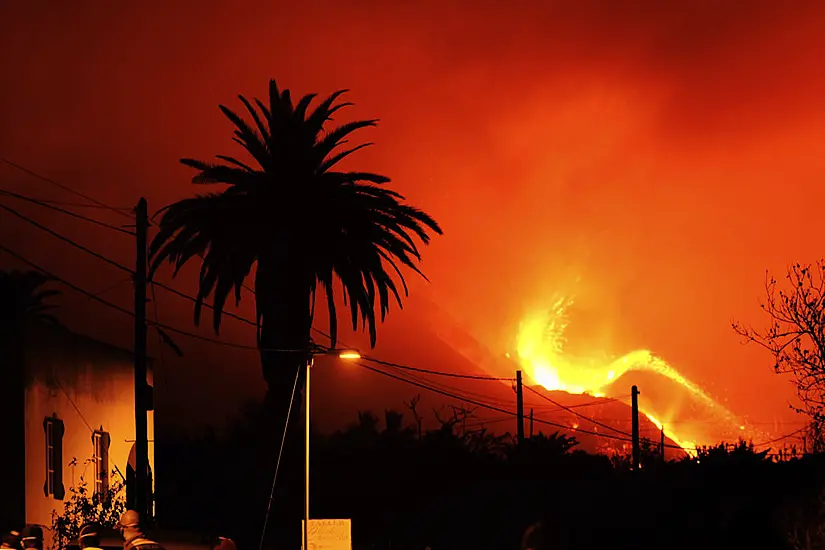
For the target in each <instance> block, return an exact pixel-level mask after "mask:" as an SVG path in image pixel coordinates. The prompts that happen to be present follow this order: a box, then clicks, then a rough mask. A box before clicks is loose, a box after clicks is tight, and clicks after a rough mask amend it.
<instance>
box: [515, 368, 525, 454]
mask: <svg viewBox="0 0 825 550" xmlns="http://www.w3.org/2000/svg"><path fill="white" fill-rule="evenodd" d="M516 417H517V418H516V421H517V422H518V424H517V426H516V433H517V434H518V443H519V445H521V444H522V443H523V442H524V390H523V388H522V386H521V371H520V370H517V371H516Z"/></svg>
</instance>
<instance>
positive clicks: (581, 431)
mask: <svg viewBox="0 0 825 550" xmlns="http://www.w3.org/2000/svg"><path fill="white" fill-rule="evenodd" d="M358 365H360V366H361V367H363V368H365V369H368V370H371V371H373V372H375V373H378V374H382V375H384V376H388V377H390V378H394V379H396V380H400V381H402V382H406V383H407V384H412V385H414V386H417V387H419V388H422V389H425V390H429V391H432V392H435V393H439V394H441V395H444V396H446V397H450V398H452V399H456V400H458V401H463V402H465V403H469V404H470V405H476V406H477V407H482V408H485V409H489V410H491V411H495V412H499V413H503V414H507V415H510V416H514V417H518V415H517V413H514V412H512V411H508V410H505V409H501V408H498V407H495V406H493V405H489V404H487V403H482V402H479V401H475V400H471V399H467V398H463V397H460V396H457V395H454V394H451V393H449V392H445V391H443V390H439V389H437V388H433V387H430V386H427V385H425V384H420V383H418V382H414V381H412V380H407V379H405V378H403V377H401V376H396V375H394V374H392V373H389V372H386V371H382V370H380V369H377V368H375V367H371V366H370V365H367V364H365V363H358ZM533 421H534V422H538V423H540V424H546V425H548V426H554V427H556V428H561V429H564V430H568V431H574V432H580V433H584V434H588V435H594V436H596V437H604V438H607V439H615V440H618V441H625V442H630V441H631V440H630V439H627V438H624V437H619V436H616V435H613V434H604V433H599V432H591V431H589V430H582V429H580V428H571V427H570V426H565V425H564V424H558V423H556V422H551V421H549V420H542V419H540V418H534V419H533ZM679 449H681V447H679Z"/></svg>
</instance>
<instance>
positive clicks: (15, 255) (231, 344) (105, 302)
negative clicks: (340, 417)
mask: <svg viewBox="0 0 825 550" xmlns="http://www.w3.org/2000/svg"><path fill="white" fill-rule="evenodd" d="M0 250H2V251H4V252H6V253H7V254H8V255H10V256H12V257H13V258H15V259H17V260H19V261H21V262H23V263H25V264H27V265H28V266H30V267H31V268H33V269H35V270H37V271H40V272H41V273H43V274H44V275H46V276H48V277H50V278H52V279H54V280H56V281H58V282H60V283H62V284H64V285H66V286H67V287H69V288H71V289H73V290H75V291H76V292H79V293H80V294H83V295H85V296H87V297H89V298H90V299H92V300H95V301H97V302H100V303H101V304H103V305H106V306H108V307H110V308H112V309H115V310H117V311H120V312H121V313H124V314H126V315H129V316H132V317H133V316H134V312H132V311H129V310H128V309H126V308H123V307H121V306H118V305H117V304H114V303H112V302H110V301H108V300H106V299H105V298H102V297H100V296H98V295H96V294H94V293H92V292H89V291H87V290H85V289H83V288H81V287H79V286H77V285H75V284H73V283H70V282H69V281H67V280H65V279H63V278H62V277H59V276H57V275H55V274H54V273H52V272H50V271H48V270H46V269H45V268H43V267H41V266H39V265H37V264H36V263H34V262H32V261H31V260H28V259H27V258H25V257H23V256H21V255H20V254H18V253H17V252H14V251H13V250H11V249H10V248H8V247H6V246H4V245H2V244H0ZM148 324H151V325H153V326H155V327H158V328H162V329H165V330H168V331H170V332H175V333H177V334H181V335H184V336H189V337H191V338H195V339H199V340H203V341H206V342H211V343H215V344H218V345H224V346H228V347H234V348H239V349H251V350H255V351H259V349H258V348H257V347H254V346H248V345H243V344H236V343H234V342H226V341H222V340H215V339H213V338H208V337H206V336H201V335H199V334H195V333H192V332H188V331H185V330H181V329H178V328H175V327H172V326H169V325H165V324H163V323H160V322H157V321H155V322H150V323H148ZM260 351H290V352H293V351H300V350H267V349H263V350H260ZM373 362H377V361H375V360H373ZM358 364H359V365H360V366H362V367H364V368H366V369H368V370H371V371H373V372H376V373H379V374H383V375H384V376H388V377H390V378H394V379H396V380H400V381H402V382H406V383H408V384H412V385H414V386H417V387H420V388H423V389H426V390H429V391H432V392H435V393H439V394H441V395H444V396H447V397H450V398H453V399H457V400H459V401H464V402H465V403H469V404H473V405H476V406H480V407H483V408H486V409H489V410H492V411H496V412H500V413H504V414H508V415H510V416H517V414H516V413H514V412H511V411H507V410H505V409H501V408H499V407H496V406H493V405H489V404H487V403H483V402H480V401H476V400H473V399H468V398H466V397H462V396H458V395H455V394H452V393H450V392H447V391H444V390H441V389H438V388H434V387H432V386H429V385H427V384H423V383H420V382H415V381H413V380H409V379H405V378H403V377H401V376H396V375H394V374H392V373H388V372H386V371H382V370H380V369H376V368H374V367H371V366H369V365H366V364H364V363H358ZM388 366H391V367H395V368H398V366H396V365H394V364H389V365H388ZM416 370H418V369H416ZM433 372H437V371H433ZM528 389H532V388H530V387H529V386H528ZM539 395H541V394H539ZM584 418H585V419H586V420H588V421H590V422H593V423H594V424H598V422H594V421H593V420H592V419H590V418H588V417H584ZM534 422H538V423H540V424H545V425H549V426H554V427H557V428H562V429H565V430H572V431H574V432H580V433H584V434H589V435H594V436H597V437H604V438H608V439H614V440H619V441H630V440H628V439H627V438H626V437H619V436H614V435H612V434H604V433H598V432H593V431H589V430H583V429H580V428H571V427H569V426H565V425H563V424H558V423H555V422H551V421H549V420H543V419H539V418H537V419H534ZM610 429H613V430H614V431H617V430H615V429H614V428H612V427H610ZM800 431H802V430H801V429H800V430H796V431H795V432H793V433H792V434H788V435H787V436H783V437H781V438H777V439H774V440H771V441H767V442H764V443H760V444H759V445H758V446H764V445H768V444H770V443H774V442H776V441H780V440H782V439H786V438H788V437H791V436H792V435H795V434H796V433H799V432H800ZM619 433H622V432H619ZM623 435H626V434H623ZM665 446H666V447H669V448H676V449H680V450H685V451H687V450H693V451H696V450H697V449H686V448H683V447H680V446H678V445H665Z"/></svg>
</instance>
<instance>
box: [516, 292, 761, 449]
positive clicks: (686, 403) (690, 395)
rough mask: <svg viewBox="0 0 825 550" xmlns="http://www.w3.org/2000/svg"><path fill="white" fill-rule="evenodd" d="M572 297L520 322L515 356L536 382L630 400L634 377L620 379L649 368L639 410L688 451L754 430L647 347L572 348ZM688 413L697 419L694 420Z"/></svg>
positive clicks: (557, 299)
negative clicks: (616, 352)
mask: <svg viewBox="0 0 825 550" xmlns="http://www.w3.org/2000/svg"><path fill="white" fill-rule="evenodd" d="M573 303H574V299H573V297H570V296H556V297H555V299H554V300H553V301H552V303H551V305H550V307H548V308H546V309H544V310H540V311H537V312H535V313H532V314H530V315H528V316H526V317H525V318H524V319H523V321H522V322H521V326H520V328H519V333H518V338H517V344H516V351H517V360H518V362H519V363H520V365H521V367H522V369H523V370H524V371H525V373H526V374H527V376H528V377H529V378H530V379H532V380H533V381H534V382H535V383H536V384H538V385H539V386H541V387H543V388H545V389H546V390H549V391H561V392H566V393H569V394H575V395H585V394H586V395H592V396H594V397H614V398H617V399H620V400H622V401H624V402H628V399H627V398H626V397H625V395H626V394H627V393H628V392H627V391H625V390H627V389H629V386H630V383H623V384H621V385H620V384H617V382H618V381H619V380H620V379H624V381H625V382H627V379H628V378H629V377H630V376H629V375H632V374H636V375H642V374H643V373H649V374H652V375H654V376H652V377H645V380H646V383H645V385H644V387H645V388H646V389H650V391H645V392H644V393H645V395H646V399H644V400H640V403H639V409H640V412H641V413H642V414H644V415H645V416H646V417H647V418H648V419H649V420H650V421H651V422H652V423H653V424H655V425H656V426H657V427H658V428H659V429H664V430H665V431H666V432H667V436H668V437H669V438H670V439H671V440H672V441H674V442H675V443H676V444H678V445H679V446H680V447H682V448H683V449H685V451H686V452H688V453H692V452H693V450H694V449H695V448H696V447H697V445H712V444H716V443H719V442H720V441H722V440H730V439H731V438H732V436H733V439H738V438H743V437H749V436H750V437H752V436H753V434H752V433H751V431H750V430H749V429H747V427H746V426H745V425H743V423H742V422H741V421H740V419H738V418H737V417H736V415H734V414H733V413H732V412H731V411H729V410H728V409H727V408H726V407H724V406H723V405H721V404H720V403H719V402H718V401H717V400H715V399H714V398H713V397H711V396H710V395H709V394H708V393H707V392H706V391H705V390H704V389H702V388H701V387H700V386H699V385H698V384H696V383H694V382H692V381H691V380H689V379H688V378H686V377H685V376H683V375H682V374H680V373H679V372H678V371H677V370H676V369H675V368H674V367H673V366H671V365H669V364H668V363H667V362H666V361H665V360H664V359H662V358H661V357H657V356H656V355H654V354H653V353H652V352H651V351H649V350H645V349H639V350H633V351H630V352H629V353H625V354H624V355H621V356H618V357H611V356H609V355H607V354H605V353H598V352H592V353H589V354H582V355H573V354H570V353H568V352H567V351H566V349H565V348H566V344H567V337H566V330H567V328H568V325H569V316H568V310H569V308H570V306H571V305H573ZM625 386H628V387H627V388H625ZM619 387H621V388H622V389H621V391H619V390H618V388H619ZM689 419H695V421H694V422H692V423H691V422H689V421H688V420H689ZM699 419H701V420H699ZM673 426H675V427H673Z"/></svg>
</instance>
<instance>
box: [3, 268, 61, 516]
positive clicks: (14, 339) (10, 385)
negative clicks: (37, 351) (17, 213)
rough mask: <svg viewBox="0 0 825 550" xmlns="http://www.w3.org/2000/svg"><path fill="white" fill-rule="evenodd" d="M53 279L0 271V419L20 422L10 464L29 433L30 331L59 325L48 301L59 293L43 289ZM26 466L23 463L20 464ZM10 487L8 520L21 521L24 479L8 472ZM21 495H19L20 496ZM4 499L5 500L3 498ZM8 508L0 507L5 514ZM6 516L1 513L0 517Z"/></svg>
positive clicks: (13, 426)
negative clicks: (38, 324) (0, 356)
mask: <svg viewBox="0 0 825 550" xmlns="http://www.w3.org/2000/svg"><path fill="white" fill-rule="evenodd" d="M49 281H50V278H49V277H47V276H45V275H43V274H42V273H39V272H37V271H17V270H14V271H0V353H2V354H3V365H2V367H1V368H2V369H3V373H2V381H3V382H2V383H0V403H1V404H0V418H4V419H20V420H21V421H20V422H15V421H12V422H9V426H8V427H9V429H8V431H9V432H10V433H9V439H8V440H6V443H7V445H5V446H4V449H5V450H4V452H5V453H6V454H9V455H13V456H9V457H7V458H9V464H17V463H18V462H16V460H25V448H26V431H25V423H24V422H23V421H22V419H23V418H24V415H25V399H26V396H25V387H26V385H27V382H28V381H27V379H26V340H27V334H28V331H27V328H28V327H29V326H30V325H31V323H33V322H47V323H51V324H58V321H57V319H56V318H55V317H54V316H53V315H51V313H50V310H51V309H53V308H54V305H52V304H49V303H48V299H49V298H52V297H54V296H57V295H59V294H60V291H58V290H52V289H44V288H43V286H44V285H45V284H46V283H48V282H49ZM19 463H21V464H22V463H23V462H19ZM9 475H10V476H11V478H12V479H11V480H9V482H10V483H12V484H14V487H7V489H8V493H9V499H8V502H7V503H6V504H7V505H8V506H9V508H8V512H9V513H8V516H7V519H11V520H13V521H22V519H24V518H20V517H18V516H19V514H20V511H21V510H24V508H25V505H24V504H21V503H20V502H17V501H16V499H18V498H23V497H24V495H25V476H22V477H21V476H20V475H15V472H13V471H12V472H9ZM18 495H19V496H18ZM4 500H5V499H4ZM4 511H6V510H5V506H2V507H0V512H4ZM4 515H6V514H4V513H0V516H4Z"/></svg>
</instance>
